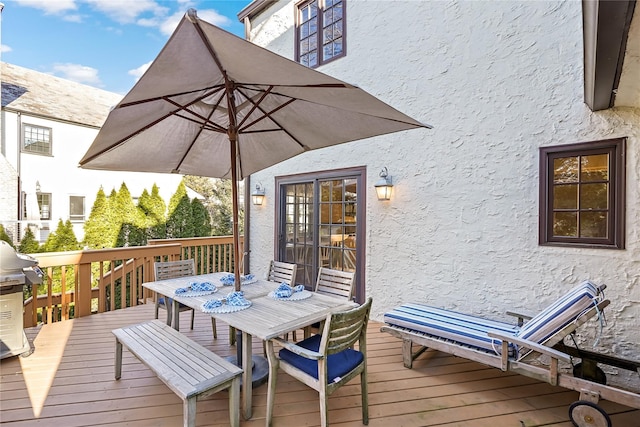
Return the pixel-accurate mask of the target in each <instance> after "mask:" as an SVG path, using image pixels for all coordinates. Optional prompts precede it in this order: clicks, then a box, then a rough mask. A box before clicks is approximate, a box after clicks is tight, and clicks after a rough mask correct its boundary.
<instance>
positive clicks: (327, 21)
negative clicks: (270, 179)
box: [322, 9, 333, 27]
mask: <svg viewBox="0 0 640 427" xmlns="http://www.w3.org/2000/svg"><path fill="white" fill-rule="evenodd" d="M322 20H323V21H322V25H323V26H324V27H327V26H329V25H331V24H332V23H333V10H332V9H329V10H325V12H324V13H323V14H322Z"/></svg>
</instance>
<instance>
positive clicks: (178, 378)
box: [112, 320, 242, 427]
mask: <svg viewBox="0 0 640 427" xmlns="http://www.w3.org/2000/svg"><path fill="white" fill-rule="evenodd" d="M112 332H113V334H114V335H115V337H116V361H115V363H116V366H115V368H116V379H120V376H121V373H122V347H123V346H124V347H126V348H127V349H128V350H129V351H130V352H131V353H132V354H133V355H134V356H136V357H137V358H138V360H140V361H141V362H142V363H144V364H145V365H146V366H147V367H148V368H149V369H151V370H152V371H153V372H154V373H155V374H156V375H157V376H158V378H160V379H161V380H162V382H164V383H165V384H166V385H167V386H168V387H169V388H170V389H171V390H173V392H174V393H176V394H177V395H178V396H179V397H180V398H181V399H182V401H183V408H184V410H183V420H184V426H185V427H187V426H189V427H192V426H195V424H196V400H198V399H201V398H204V397H206V396H209V395H211V394H213V393H216V392H218V391H220V390H224V389H229V417H230V425H231V426H233V427H237V426H238V425H239V424H240V377H241V375H242V369H241V368H239V367H237V366H236V365H234V364H232V363H230V362H228V361H227V360H225V359H223V358H222V357H220V356H218V355H217V354H215V353H213V352H211V351H210V350H207V349H206V348H204V347H202V346H201V345H200V344H198V343H196V342H194V341H192V340H190V339H189V338H187V337H186V336H184V335H182V334H181V333H179V332H178V331H176V330H174V329H172V328H171V327H170V326H167V325H166V324H165V323H163V322H161V321H159V320H152V321H150V322H144V323H139V324H136V325H131V326H126V327H124V328H120V329H114V330H113V331H112Z"/></svg>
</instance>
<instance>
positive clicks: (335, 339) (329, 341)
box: [318, 297, 373, 355]
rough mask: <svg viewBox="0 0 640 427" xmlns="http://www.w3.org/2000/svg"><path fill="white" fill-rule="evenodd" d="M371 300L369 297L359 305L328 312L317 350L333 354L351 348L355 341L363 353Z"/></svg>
mask: <svg viewBox="0 0 640 427" xmlns="http://www.w3.org/2000/svg"><path fill="white" fill-rule="evenodd" d="M372 301H373V300H372V298H371V297H369V298H367V300H366V301H365V303H364V304H362V305H361V306H359V307H356V308H354V309H351V310H348V311H339V312H336V313H332V314H329V315H328V316H327V320H326V321H325V326H324V329H323V331H322V340H321V341H320V347H319V349H318V352H319V353H321V354H326V355H329V354H335V353H339V352H341V351H342V350H345V349H347V348H352V347H353V345H354V344H355V343H356V342H359V348H358V350H360V351H361V352H363V353H365V352H366V337H367V324H368V323H369V312H370V311H371V303H372Z"/></svg>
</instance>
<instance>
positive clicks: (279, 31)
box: [250, 1, 640, 360]
mask: <svg viewBox="0 0 640 427" xmlns="http://www.w3.org/2000/svg"><path fill="white" fill-rule="evenodd" d="M293 10H294V6H293V3H291V2H279V3H277V4H276V5H274V6H272V7H271V8H270V9H269V10H268V11H267V12H266V13H264V14H262V15H261V16H260V17H258V18H256V19H255V21H254V22H253V23H252V25H253V33H252V34H253V41H254V42H256V43H258V44H261V45H268V48H269V49H272V50H273V51H275V52H278V53H280V54H282V55H284V56H288V57H290V58H291V57H293V44H294V41H293V40H294V36H293V29H292V23H293ZM347 22H348V27H347V56H346V57H345V58H342V59H339V60H337V61H334V62H332V63H330V64H328V65H326V66H324V67H322V68H321V69H320V71H323V72H325V73H328V74H331V75H333V76H335V77H337V78H340V79H342V80H345V81H348V82H351V83H354V84H357V85H359V86H360V87H362V88H364V89H365V90H367V91H369V92H370V93H372V94H374V95H376V96H378V97H379V98H381V99H382V100H383V101H385V102H387V103H389V104H391V105H392V106H394V107H396V108H398V109H399V110H401V111H403V112H405V113H407V114H409V115H411V116H412V117H415V118H417V119H418V120H421V121H423V122H426V123H429V124H431V125H433V126H434V129H433V130H413V131H408V132H403V133H397V134H393V135H388V136H384V137H378V138H372V139H370V140H366V141H358V142H354V143H349V144H345V145H341V146H336V147H331V148H328V149H324V150H320V151H316V152H310V153H306V154H304V155H302V156H299V157H296V158H294V159H290V160H288V161H286V162H283V163H282V164H279V165H277V166H275V167H272V168H270V169H268V170H265V171H262V172H260V173H257V174H255V175H254V176H253V177H252V182H261V183H263V184H264V185H265V187H266V188H267V196H268V198H267V202H266V204H265V205H263V206H261V207H255V206H251V213H250V214H251V221H252V222H251V242H252V252H251V265H252V270H253V271H266V268H267V263H268V260H269V259H270V258H272V257H273V255H274V254H273V247H274V241H273V233H274V231H273V227H274V223H275V218H274V208H275V206H274V202H275V201H274V188H273V187H274V177H275V176H278V175H289V174H295V173H299V172H309V171H315V170H323V169H335V168H342V167H352V166H360V165H366V166H367V168H368V169H367V170H368V177H367V182H368V184H367V200H366V203H367V236H366V238H367V249H366V260H367V264H366V283H367V285H366V286H367V289H366V292H367V295H370V296H372V297H373V298H374V307H373V313H372V317H373V318H374V319H376V320H381V318H382V314H383V313H384V312H385V311H386V310H388V309H390V308H392V307H394V306H396V305H398V304H401V303H403V302H406V301H422V302H425V303H428V304H432V305H436V306H442V307H447V308H451V309H458V310H462V311H465V312H472V313H475V314H478V315H483V316H486V317H491V318H495V319H502V320H505V317H504V314H503V313H504V312H505V311H506V310H525V311H527V312H533V313H535V312H537V311H538V310H539V309H540V308H542V307H545V306H546V305H547V304H549V303H550V302H551V301H553V300H554V299H555V298H556V297H558V296H559V295H560V294H561V293H563V292H564V291H566V290H567V289H568V288H569V287H571V286H573V285H574V284H577V283H578V282H580V281H582V280H584V279H587V278H590V279H592V280H594V281H595V282H597V283H605V284H607V286H608V288H607V292H606V295H607V297H608V298H609V299H610V300H611V306H610V307H609V309H608V316H607V320H608V325H607V327H606V328H605V331H604V335H603V337H602V338H601V340H600V342H599V345H598V347H597V350H598V351H604V352H611V353H615V354H617V355H619V356H622V357H628V358H633V359H636V360H638V359H640V356H639V355H640V327H639V326H640V325H639V321H638V319H639V318H640V276H639V274H640V246H639V244H638V241H639V237H640V236H639V234H640V221H639V220H638V212H640V190H639V183H640V176H639V175H640V147H639V144H640V111H638V110H637V109H636V110H634V109H612V110H607V111H601V112H597V113H593V112H591V111H590V110H589V109H588V108H587V107H586V106H585V104H584V103H583V67H582V61H583V56H582V55H583V51H582V15H581V3H580V2H564V1H559V2H551V1H545V2H518V1H509V2H472V1H463V2H445V1H421V2H417V1H348V3H347ZM614 137H628V140H627V193H626V197H627V203H626V209H627V211H626V212H627V222H626V225H627V231H626V240H627V244H626V250H606V249H577V248H558V247H544V246H539V245H538V191H539V185H538V179H539V172H538V161H539V148H540V147H542V146H549V145H559V144H568V143H576V142H584V141H592V140H598V139H604V138H614ZM383 166H387V167H388V169H389V173H390V174H391V175H392V176H393V180H394V194H393V198H392V200H391V201H390V202H388V203H381V202H378V201H377V200H376V198H375V194H374V191H373V184H374V182H375V181H376V180H377V179H378V172H379V171H380V169H381V168H382V167H383ZM595 331H596V328H595V325H594V326H593V328H592V329H591V331H590V332H588V333H587V334H586V335H587V336H588V335H592V336H595V334H596V332H595ZM590 341H591V340H590Z"/></svg>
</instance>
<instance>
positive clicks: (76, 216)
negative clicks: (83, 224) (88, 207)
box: [69, 196, 84, 221]
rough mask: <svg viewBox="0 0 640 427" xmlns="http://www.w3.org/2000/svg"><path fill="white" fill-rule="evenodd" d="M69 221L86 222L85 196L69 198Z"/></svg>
mask: <svg viewBox="0 0 640 427" xmlns="http://www.w3.org/2000/svg"><path fill="white" fill-rule="evenodd" d="M69 219H70V220H71V221H84V196H69Z"/></svg>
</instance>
